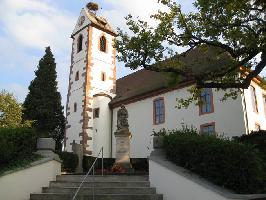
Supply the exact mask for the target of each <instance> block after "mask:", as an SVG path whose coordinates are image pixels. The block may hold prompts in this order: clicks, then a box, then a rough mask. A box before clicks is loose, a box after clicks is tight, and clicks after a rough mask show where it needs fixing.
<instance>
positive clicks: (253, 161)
mask: <svg viewBox="0 0 266 200" xmlns="http://www.w3.org/2000/svg"><path fill="white" fill-rule="evenodd" d="M164 146H165V149H166V154H167V157H168V159H170V160H171V161H173V162H174V163H176V164H177V165H179V166H182V167H184V168H186V169H189V170H191V171H193V172H195V173H196V174H198V175H200V176H202V177H205V178H207V179H209V180H210V181H212V182H214V183H215V184H217V185H220V186H222V187H226V188H228V189H232V190H234V191H235V192H237V193H257V192H265V191H263V190H264V189H265V188H264V189H263V187H264V186H263V183H265V172H264V171H263V164H262V157H261V155H260V154H259V153H258V151H257V150H256V149H255V148H254V146H253V145H247V144H241V143H239V142H236V141H230V140H228V139H223V138H216V137H214V136H206V135H199V134H196V133H195V131H193V130H192V131H191V132H189V131H188V130H186V131H183V130H181V131H179V130H176V131H170V132H169V135H166V136H165V138H164Z"/></svg>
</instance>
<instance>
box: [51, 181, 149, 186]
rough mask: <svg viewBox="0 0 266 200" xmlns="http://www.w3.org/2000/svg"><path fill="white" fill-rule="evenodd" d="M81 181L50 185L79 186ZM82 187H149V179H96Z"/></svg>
mask: <svg viewBox="0 0 266 200" xmlns="http://www.w3.org/2000/svg"><path fill="white" fill-rule="evenodd" d="M80 183H81V182H77V181H51V182H50V187H79V185H80ZM82 186H83V187H93V186H94V187H112V188H114V187H124V188H125V187H150V182H149V181H106V182H103V181H96V182H94V183H92V182H84V183H83V185H82Z"/></svg>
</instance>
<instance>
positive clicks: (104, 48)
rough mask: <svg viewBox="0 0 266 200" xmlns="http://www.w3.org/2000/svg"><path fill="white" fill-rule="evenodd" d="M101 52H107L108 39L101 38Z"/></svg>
mask: <svg viewBox="0 0 266 200" xmlns="http://www.w3.org/2000/svg"><path fill="white" fill-rule="evenodd" d="M100 51H103V52H106V38H105V37H104V36H102V37H100Z"/></svg>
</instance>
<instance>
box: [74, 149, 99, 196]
mask: <svg viewBox="0 0 266 200" xmlns="http://www.w3.org/2000/svg"><path fill="white" fill-rule="evenodd" d="M101 153H102V176H103V147H102V148H101V150H100V152H99V153H98V155H97V157H96V159H95V160H94V162H93V163H92V165H91V167H90V169H89V171H88V173H87V174H86V176H85V177H84V178H83V180H82V182H81V183H80V185H79V187H78V189H77V190H76V192H75V194H74V196H73V198H72V200H75V198H76V196H77V195H78V192H79V190H80V188H81V187H82V185H83V183H84V182H85V180H86V178H87V177H88V176H89V174H90V172H91V170H92V169H93V176H94V165H95V163H96V161H97V160H98V157H99V155H100V154H101ZM93 178H94V177H93ZM93 184H94V179H93ZM92 195H93V199H94V187H93V192H92Z"/></svg>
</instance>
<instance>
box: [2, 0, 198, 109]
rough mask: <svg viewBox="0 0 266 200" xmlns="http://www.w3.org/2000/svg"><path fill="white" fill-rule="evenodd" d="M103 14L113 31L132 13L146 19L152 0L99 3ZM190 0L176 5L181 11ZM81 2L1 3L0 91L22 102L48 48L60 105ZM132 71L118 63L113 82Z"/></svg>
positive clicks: (5, 0)
mask: <svg viewBox="0 0 266 200" xmlns="http://www.w3.org/2000/svg"><path fill="white" fill-rule="evenodd" d="M95 2H97V3H98V4H99V5H100V7H101V10H100V11H99V14H100V15H103V16H104V17H106V18H107V20H108V21H109V22H110V23H111V24H112V25H113V27H114V28H116V27H120V28H122V29H123V28H124V27H125V20H124V17H125V16H126V15H128V14H129V13H131V14H132V15H133V16H140V17H141V18H143V19H145V20H149V16H150V15H151V14H153V13H155V12H156V11H157V10H158V9H162V7H161V5H159V4H157V0H98V1H95ZM192 2H193V0H186V1H181V0H180V3H181V4H182V7H183V9H184V10H185V11H190V10H192V9H193V6H192ZM86 3H88V1H85V0H71V1H70V0H56V1H55V0H0V90H1V89H6V90H8V91H10V92H13V93H14V95H15V96H16V97H17V99H18V100H19V101H20V102H23V101H24V99H25V96H26V94H27V92H28V89H27V88H28V86H29V84H30V81H31V80H32V79H33V78H34V71H35V70H36V69H37V65H38V61H39V60H40V58H41V57H42V56H43V54H44V49H45V47H47V46H51V48H52V52H53V53H54V56H55V59H56V63H57V74H58V83H59V85H58V87H59V91H60V92H61V95H62V98H63V100H62V102H63V105H64V106H65V102H66V95H67V87H68V73H69V66H70V54H71V39H70V35H71V32H72V31H73V29H74V26H75V24H76V21H77V19H78V16H79V13H80V10H81V9H82V7H84V6H85V5H86ZM129 73H131V71H130V70H129V69H127V68H125V67H123V64H122V63H118V68H117V75H118V78H120V77H122V76H125V75H127V74H129Z"/></svg>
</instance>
